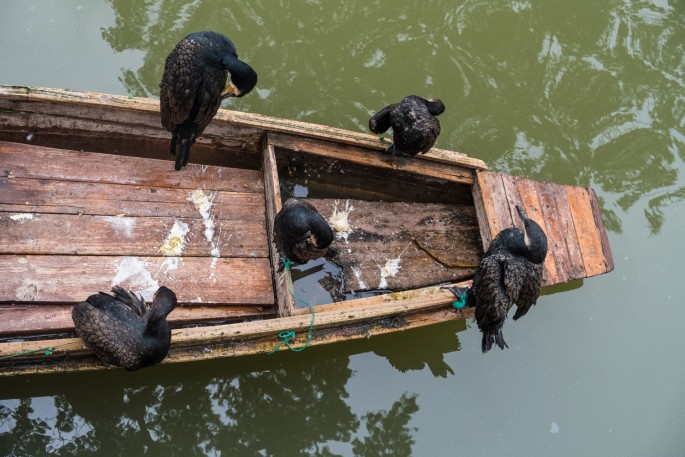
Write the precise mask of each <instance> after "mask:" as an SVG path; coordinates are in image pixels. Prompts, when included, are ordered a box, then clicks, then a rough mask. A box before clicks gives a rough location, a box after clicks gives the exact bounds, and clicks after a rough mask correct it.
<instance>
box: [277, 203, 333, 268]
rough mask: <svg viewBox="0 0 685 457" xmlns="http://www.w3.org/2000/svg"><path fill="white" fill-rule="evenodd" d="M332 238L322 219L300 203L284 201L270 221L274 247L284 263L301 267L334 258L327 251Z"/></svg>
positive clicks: (309, 205)
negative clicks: (326, 257)
mask: <svg viewBox="0 0 685 457" xmlns="http://www.w3.org/2000/svg"><path fill="white" fill-rule="evenodd" d="M333 238H334V235H333V230H331V227H330V226H329V225H328V222H326V219H324V218H323V216H322V215H321V214H319V212H318V211H317V210H316V208H314V207H313V206H312V205H311V204H309V203H307V202H306V201H304V200H298V199H294V198H290V199H288V201H286V202H285V203H284V204H283V208H281V210H280V211H279V212H278V214H276V218H275V219H274V243H276V247H277V248H278V252H279V253H280V255H281V257H282V258H283V259H284V260H291V261H293V262H296V263H305V262H307V261H308V260H314V259H318V258H319V257H323V256H325V255H327V254H333V255H335V251H333V250H332V249H331V248H329V246H330V244H331V243H332V242H333ZM329 251H331V252H329Z"/></svg>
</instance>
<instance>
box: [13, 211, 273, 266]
mask: <svg viewBox="0 0 685 457" xmlns="http://www.w3.org/2000/svg"><path fill="white" fill-rule="evenodd" d="M13 218H15V219H13ZM213 224H214V234H213V235H212V239H211V242H209V241H208V240H207V239H206V237H205V234H204V232H205V223H204V221H203V220H202V219H189V218H173V217H116V216H86V215H83V216H79V215H71V214H41V213H9V212H0V232H2V242H1V245H0V250H1V251H2V253H4V254H51V255H57V254H64V255H122V256H129V255H133V256H160V255H161V256H163V255H173V254H171V252H176V253H178V254H181V255H183V256H184V257H208V256H211V254H212V251H213V250H214V249H218V252H219V253H220V256H221V257H267V255H268V248H267V246H266V243H265V242H264V240H265V239H266V230H265V227H264V222H263V221H262V222H258V221H227V220H218V221H214V223H213Z"/></svg>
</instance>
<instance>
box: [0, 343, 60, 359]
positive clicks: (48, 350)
mask: <svg viewBox="0 0 685 457" xmlns="http://www.w3.org/2000/svg"><path fill="white" fill-rule="evenodd" d="M56 348H57V346H48V347H44V348H39V349H32V350H30V351H24V352H17V353H16V354H10V355H6V356H4V357H0V360H5V359H11V358H12V357H21V356H22V355H28V354H33V353H35V352H41V351H45V355H51V354H52V353H53V352H54V351H55V349H56Z"/></svg>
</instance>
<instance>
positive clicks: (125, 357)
mask: <svg viewBox="0 0 685 457" xmlns="http://www.w3.org/2000/svg"><path fill="white" fill-rule="evenodd" d="M112 292H113V295H110V294H106V293H104V292H100V293H98V294H94V295H91V296H90V297H88V298H87V299H86V301H84V302H81V303H77V304H76V305H74V308H73V309H72V312H71V317H72V319H73V321H74V326H75V328H76V333H77V334H78V336H80V337H81V339H82V340H83V342H84V343H85V344H86V346H88V347H89V348H90V349H91V350H92V351H93V352H95V354H96V355H97V356H98V357H99V358H100V359H101V360H102V361H103V362H105V363H106V364H112V365H116V366H120V367H123V368H126V369H127V370H138V369H139V368H143V367H147V366H150V365H154V364H156V363H159V362H161V361H162V360H163V359H164V357H166V355H167V353H168V352H169V345H170V344H171V330H170V328H169V323H168V322H167V320H166V316H167V315H168V314H169V313H170V312H171V311H172V310H173V309H174V308H175V307H176V294H175V293H174V292H172V291H171V290H170V289H168V288H166V287H164V286H162V287H160V288H159V289H157V292H155V294H154V296H153V298H152V306H148V305H146V304H145V301H144V300H143V298H142V297H141V296H139V295H136V294H134V293H133V292H131V291H127V290H125V289H123V288H121V287H119V286H114V287H112Z"/></svg>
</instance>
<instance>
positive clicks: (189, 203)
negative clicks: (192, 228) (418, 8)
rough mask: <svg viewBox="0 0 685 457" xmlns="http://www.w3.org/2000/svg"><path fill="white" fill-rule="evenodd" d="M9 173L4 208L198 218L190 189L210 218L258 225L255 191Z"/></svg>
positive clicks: (0, 195)
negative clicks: (208, 206) (205, 203)
mask: <svg viewBox="0 0 685 457" xmlns="http://www.w3.org/2000/svg"><path fill="white" fill-rule="evenodd" d="M0 166H1V165H0ZM0 174H1V173H0ZM12 176H13V178H12V179H7V177H0V207H1V208H3V210H4V211H14V212H22V213H27V212H29V213H34V212H38V213H55V214H79V215H82V214H87V215H99V216H114V215H119V214H124V215H126V216H141V217H142V216H158V217H184V218H200V217H201V214H200V213H199V212H198V209H197V207H196V206H195V205H194V204H193V196H194V195H197V194H194V193H193V192H195V191H196V190H199V191H202V192H203V193H204V194H206V195H207V199H208V200H209V201H210V202H211V203H212V208H211V213H212V217H213V218H214V219H218V220H222V219H226V220H236V221H257V222H261V223H264V197H263V196H262V194H260V193H253V192H242V191H239V192H224V191H215V190H206V189H193V190H189V189H172V188H168V187H153V186H132V185H126V184H113V183H94V182H79V181H65V180H54V179H47V178H45V179H31V178H18V177H16V176H15V174H14V172H12Z"/></svg>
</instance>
